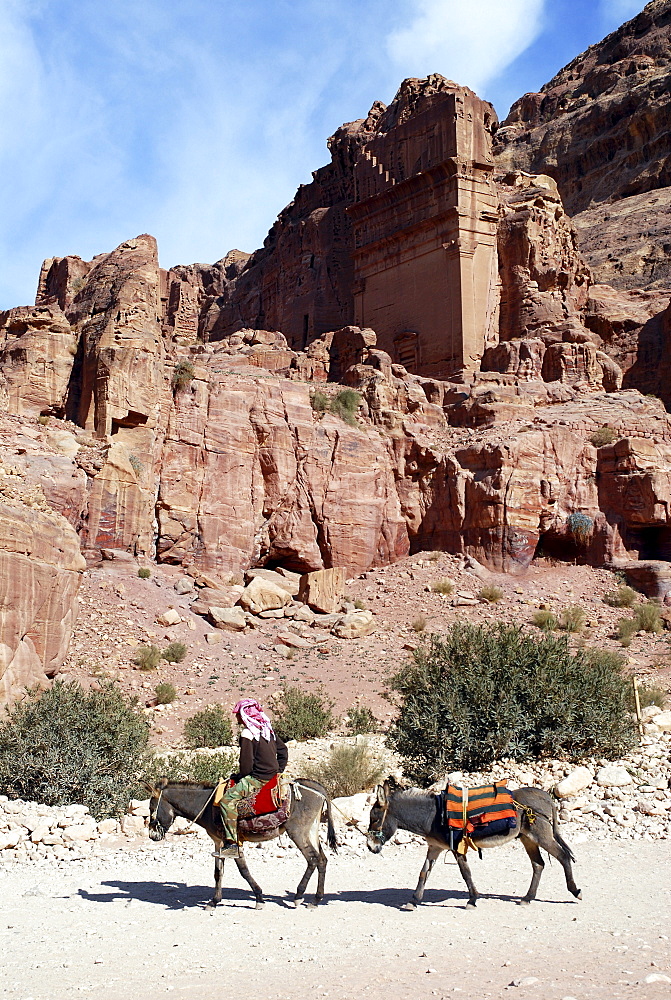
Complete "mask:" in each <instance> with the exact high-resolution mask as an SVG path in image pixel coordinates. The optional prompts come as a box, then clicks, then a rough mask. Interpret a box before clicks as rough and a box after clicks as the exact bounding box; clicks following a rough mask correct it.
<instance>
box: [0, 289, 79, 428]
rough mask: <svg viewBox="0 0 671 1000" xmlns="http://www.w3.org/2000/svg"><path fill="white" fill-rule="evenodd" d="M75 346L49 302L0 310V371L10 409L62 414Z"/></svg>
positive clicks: (71, 334)
mask: <svg viewBox="0 0 671 1000" xmlns="http://www.w3.org/2000/svg"><path fill="white" fill-rule="evenodd" d="M76 345H77V340H76V337H75V333H74V331H73V330H72V327H71V326H70V324H69V323H68V321H67V318H66V317H65V315H64V313H63V312H62V311H61V309H60V306H58V305H57V304H56V303H55V302H52V303H51V304H50V305H40V306H19V307H18V308H16V309H9V310H7V311H6V312H2V313H0V371H1V372H2V376H3V378H4V381H5V393H6V408H7V409H8V410H9V412H10V413H15V414H18V415H21V414H24V413H26V414H27V413H31V414H33V415H34V416H39V414H41V413H54V414H56V415H58V416H62V415H63V414H64V412H65V400H66V396H67V391H68V386H69V384H70V375H71V372H72V366H73V363H74V356H75V353H76Z"/></svg>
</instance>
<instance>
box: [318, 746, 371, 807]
mask: <svg viewBox="0 0 671 1000" xmlns="http://www.w3.org/2000/svg"><path fill="white" fill-rule="evenodd" d="M384 771H385V768H384V764H383V762H382V761H381V760H380V758H379V757H377V756H376V755H375V754H374V753H373V752H372V751H371V748H370V747H369V746H368V744H367V743H358V744H356V746H347V745H346V744H343V745H342V746H336V747H334V748H333V750H331V753H330V754H329V756H328V758H327V759H326V760H325V761H324V762H323V763H322V764H317V765H316V766H314V767H309V768H307V775H306V776H307V777H308V778H312V779H313V781H319V782H320V783H321V784H322V785H323V786H324V788H325V789H326V791H327V792H328V793H329V795H330V796H331V798H337V797H338V796H340V795H356V793H357V792H363V791H366V790H367V789H369V788H373V787H374V786H375V785H376V784H377V783H378V782H379V781H380V779H381V778H382V777H383V775H384Z"/></svg>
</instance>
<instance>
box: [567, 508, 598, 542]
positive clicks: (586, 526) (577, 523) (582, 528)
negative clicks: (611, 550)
mask: <svg viewBox="0 0 671 1000" xmlns="http://www.w3.org/2000/svg"><path fill="white" fill-rule="evenodd" d="M566 527H567V528H568V530H569V534H570V535H571V537H572V538H573V540H574V541H575V542H577V543H579V544H580V545H585V543H586V542H587V541H588V539H589V536H590V535H591V534H592V531H593V530H594V521H593V520H592V518H591V517H589V515H588V514H583V513H582V512H581V511H575V512H574V513H573V514H569V516H568V517H567V518H566Z"/></svg>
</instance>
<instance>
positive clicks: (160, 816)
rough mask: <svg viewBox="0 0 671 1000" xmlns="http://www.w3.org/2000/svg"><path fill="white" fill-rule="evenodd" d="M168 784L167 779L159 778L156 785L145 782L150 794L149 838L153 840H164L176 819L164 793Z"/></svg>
mask: <svg viewBox="0 0 671 1000" xmlns="http://www.w3.org/2000/svg"><path fill="white" fill-rule="evenodd" d="M167 784H168V779H167V778H159V779H158V781H157V782H156V785H155V786H154V785H150V784H148V783H147V782H146V781H144V782H143V785H144V787H145V788H146V789H147V791H148V792H149V794H150V796H151V798H150V799H149V836H150V837H151V839H152V840H163V838H164V837H165V835H166V833H167V832H168V830H169V829H170V827H171V825H172V821H173V820H174V818H175V815H176V813H175V810H174V809H173V807H172V805H171V804H170V803H169V802H168V801H167V799H166V798H165V796H164V794H163V792H164V790H165V788H166V786H167Z"/></svg>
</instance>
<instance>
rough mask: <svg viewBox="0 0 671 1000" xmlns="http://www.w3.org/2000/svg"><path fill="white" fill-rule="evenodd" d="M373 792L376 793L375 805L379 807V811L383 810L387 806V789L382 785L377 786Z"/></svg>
mask: <svg viewBox="0 0 671 1000" xmlns="http://www.w3.org/2000/svg"><path fill="white" fill-rule="evenodd" d="M375 791H376V793H377V799H376V801H377V804H378V806H379V807H380V809H384V807H385V806H386V805H387V789H386V788H385V787H384V785H378V786H377V788H376V789H375Z"/></svg>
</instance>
